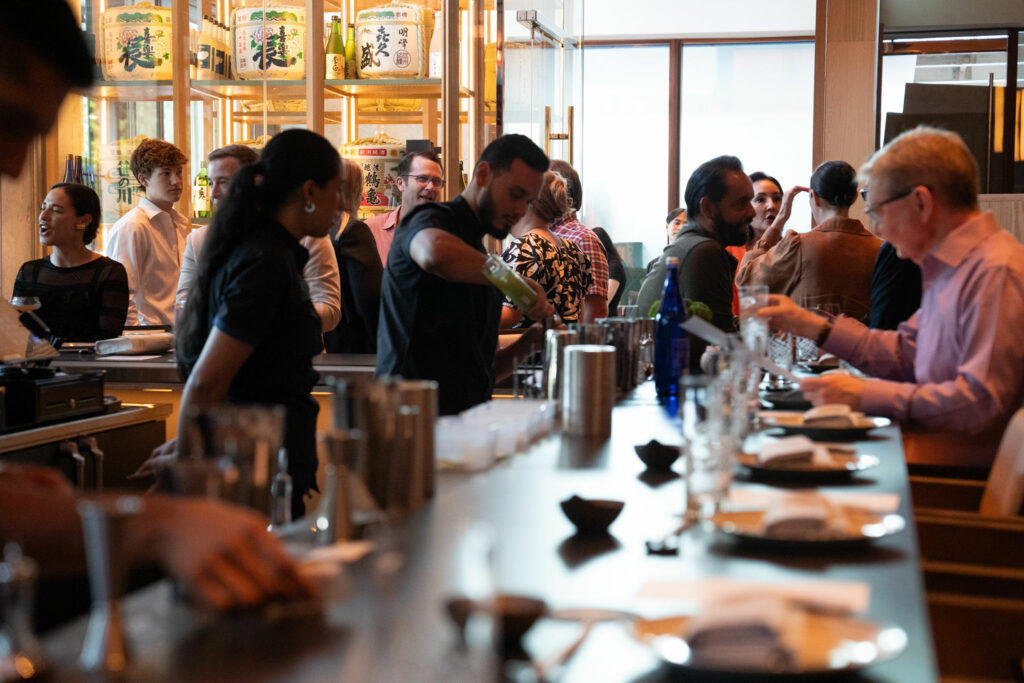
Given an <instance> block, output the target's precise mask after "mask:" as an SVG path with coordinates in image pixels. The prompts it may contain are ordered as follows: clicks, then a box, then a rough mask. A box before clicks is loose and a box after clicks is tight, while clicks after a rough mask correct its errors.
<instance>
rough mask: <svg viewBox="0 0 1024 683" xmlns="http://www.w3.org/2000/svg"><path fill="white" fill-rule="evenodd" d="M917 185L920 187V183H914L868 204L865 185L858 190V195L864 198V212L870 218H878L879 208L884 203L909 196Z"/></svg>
mask: <svg viewBox="0 0 1024 683" xmlns="http://www.w3.org/2000/svg"><path fill="white" fill-rule="evenodd" d="M918 187H920V185H915V186H914V187H911V188H909V189H907V190H903V191H902V192H897V193H896V194H894V195H893V196H891V197H889V198H888V199H886V200H885V201H881V202H878V203H877V204H875V205H871V204H868V188H866V187H865V188H864V189H862V190H861V191H860V197H861V199H863V200H864V213H866V214H867V215H868V216H869V217H870V218H871V220H875V219H876V218H878V210H879V209H881V208H882V207H883V206H885V205H886V204H891V203H892V202H896V201H899V200H900V199H903V198H904V197H909V196H910V195H911V194H913V192H914V190H916V189H917V188H918Z"/></svg>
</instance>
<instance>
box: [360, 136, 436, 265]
mask: <svg viewBox="0 0 1024 683" xmlns="http://www.w3.org/2000/svg"><path fill="white" fill-rule="evenodd" d="M395 172H396V174H397V175H398V179H397V180H396V181H395V184H396V185H397V186H398V191H399V192H401V193H402V203H401V204H399V206H398V208H397V209H395V210H394V211H391V212H388V213H383V214H380V215H379V216H373V217H371V218H367V219H366V221H365V223H366V227H368V228H370V232H372V233H373V239H374V240H375V241H376V242H377V253H378V254H380V262H381V265H383V266H387V264H388V250H389V249H390V248H391V240H393V239H394V237H395V228H397V227H398V223H399V222H400V221H401V220H402V216H407V215H409V212H410V211H412V210H413V208H414V207H416V206H419V205H420V204H432V203H434V202H436V201H438V200H440V199H441V190H443V189H444V178H442V177H441V176H442V170H441V160H440V159H439V158H438V157H437V155H436V154H434V153H433V152H409V153H408V154H406V155H405V156H404V157H402V160H401V161H399V162H398V167H397V168H396V169H395Z"/></svg>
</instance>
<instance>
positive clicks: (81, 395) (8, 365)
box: [0, 301, 105, 433]
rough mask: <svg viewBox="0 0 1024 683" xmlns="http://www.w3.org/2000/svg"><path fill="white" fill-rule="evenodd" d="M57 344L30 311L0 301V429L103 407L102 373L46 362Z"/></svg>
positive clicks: (94, 411)
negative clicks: (71, 369)
mask: <svg viewBox="0 0 1024 683" xmlns="http://www.w3.org/2000/svg"><path fill="white" fill-rule="evenodd" d="M60 346H61V340H60V339H56V338H52V337H51V336H50V333H49V329H48V328H47V326H46V324H45V323H43V321H42V320H40V319H39V317H38V316H36V315H35V314H34V313H33V312H32V311H21V312H19V311H17V310H15V309H14V307H13V306H11V305H10V304H9V303H8V302H6V301H0V432H3V433H7V432H12V431H17V430H22V429H28V428H31V427H36V426H40V425H45V424H49V423H54V422H61V421H65V420H70V419H74V418H80V417H86V416H89V415H96V414H99V413H102V412H104V410H105V408H104V401H103V373H102V372H78V373H66V372H63V371H61V370H60V369H59V368H53V367H50V363H51V361H52V360H53V358H55V357H57V356H58V349H59V348H60Z"/></svg>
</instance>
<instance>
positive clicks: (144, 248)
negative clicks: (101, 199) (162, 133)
mask: <svg viewBox="0 0 1024 683" xmlns="http://www.w3.org/2000/svg"><path fill="white" fill-rule="evenodd" d="M186 161H188V158H187V157H186V156H185V155H184V153H182V151H181V150H180V149H178V148H177V147H175V146H174V145H172V144H171V143H169V142H165V141H163V140H156V139H153V138H147V139H146V140H143V141H142V143H141V144H140V145H139V146H138V147H136V148H135V151H133V152H132V159H131V168H132V173H133V174H134V175H135V178H136V179H137V180H138V181H139V184H140V185H142V188H143V190H144V191H145V193H146V196H145V197H142V198H141V199H139V203H138V204H137V205H136V206H135V208H134V209H132V210H131V211H129V212H128V213H126V214H125V215H123V216H121V218H120V219H118V221H117V222H116V223H114V225H113V226H112V227H111V228H110V232H109V234H108V235H107V243H106V255H107V257H109V258H112V259H114V260H115V261H119V262H120V263H121V264H122V265H124V267H125V270H127V271H128V290H129V300H128V319H127V320H126V321H125V325H126V326H131V325H171V324H172V323H173V322H174V294H175V291H176V289H177V286H178V274H179V273H180V271H181V259H182V256H183V255H184V253H185V237H186V236H187V235H188V230H189V222H188V219H187V218H185V216H182V215H181V214H180V213H178V212H177V211H175V210H174V204H175V203H176V202H177V201H178V200H179V199H181V193H182V191H183V190H184V187H185V181H184V178H183V176H182V167H183V166H184V165H185V162H186Z"/></svg>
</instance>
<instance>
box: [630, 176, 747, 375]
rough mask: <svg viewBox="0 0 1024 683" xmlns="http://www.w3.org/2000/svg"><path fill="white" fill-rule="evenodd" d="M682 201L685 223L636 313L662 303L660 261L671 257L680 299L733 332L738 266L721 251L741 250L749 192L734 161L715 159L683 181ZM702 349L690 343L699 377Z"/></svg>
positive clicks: (642, 288) (657, 267)
mask: <svg viewBox="0 0 1024 683" xmlns="http://www.w3.org/2000/svg"><path fill="white" fill-rule="evenodd" d="M684 197H685V198H686V217H687V223H686V225H685V226H683V229H682V230H681V231H680V232H679V234H678V235H677V236H676V239H675V241H673V242H672V244H670V245H668V246H667V247H665V251H664V253H662V255H661V258H659V259H658V263H657V264H655V267H654V269H653V270H652V271H651V272H650V273H648V274H647V277H646V278H644V282H643V284H642V285H641V286H640V294H639V295H638V296H637V302H636V303H637V306H638V307H639V309H638V310H639V311H640V314H641V315H647V313H648V311H650V310H651V309H652V308H653V307H654V306H655V305H656V304H657V303H658V302H660V301H661V296H662V292H663V291H664V288H665V271H666V267H665V259H666V258H669V257H675V258H677V259H679V276H678V277H679V293H680V294H681V295H682V296H683V298H684V299H689V300H690V301H700V302H701V303H703V304H705V305H707V306H708V307H709V308H710V309H711V312H712V315H713V320H712V322H713V323H714V324H715V326H716V327H718V328H720V329H722V330H723V331H725V332H734V331H735V330H736V324H735V321H734V319H733V312H732V302H733V288H734V287H733V281H734V279H735V277H736V264H737V262H736V258H735V257H733V256H732V255H731V254H730V253H729V252H728V251H726V247H728V246H731V245H741V244H743V242H744V240H745V239H746V237H747V229H748V228H749V227H750V221H751V220H752V219H753V217H754V207H753V205H752V204H751V199H753V197H754V188H753V186H752V185H751V183H750V178H748V177H747V174H746V173H744V172H743V164H741V163H740V160H739V159H737V158H736V157H734V156H720V157H716V158H714V159H712V160H710V161H706V162H704V163H703V164H701V165H700V166H698V167H697V169H696V170H695V171H694V172H693V173H692V174H691V175H690V179H689V180H687V181H686V191H685V193H684ZM705 347H706V342H704V341H703V340H701V339H698V338H696V337H691V338H690V369H691V370H692V371H698V372H699V370H700V356H701V354H702V353H703V352H704V348H705Z"/></svg>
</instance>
